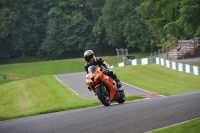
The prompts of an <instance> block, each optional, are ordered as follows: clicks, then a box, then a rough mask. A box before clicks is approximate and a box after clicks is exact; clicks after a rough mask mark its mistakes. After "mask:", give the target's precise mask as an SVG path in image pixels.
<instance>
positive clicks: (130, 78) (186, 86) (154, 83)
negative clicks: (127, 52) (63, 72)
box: [114, 64, 200, 95]
mask: <svg viewBox="0 0 200 133" xmlns="http://www.w3.org/2000/svg"><path fill="white" fill-rule="evenodd" d="M114 71H115V72H116V73H117V75H118V76H119V77H120V79H121V80H122V81H124V82H127V83H129V84H132V85H134V86H137V87H139V88H143V89H145V90H148V91H152V92H157V93H159V94H162V95H171V94H176V93H183V92H191V91H197V90H200V88H199V86H200V82H199V81H200V76H197V75H193V74H188V73H186V72H179V71H177V70H172V69H170V68H167V67H164V66H161V65H157V64H152V65H137V66H126V67H122V68H114Z"/></svg>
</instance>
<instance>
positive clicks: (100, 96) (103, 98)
mask: <svg viewBox="0 0 200 133" xmlns="http://www.w3.org/2000/svg"><path fill="white" fill-rule="evenodd" d="M95 90H96V94H97V96H98V99H99V100H100V101H101V103H102V104H103V105H105V106H109V105H110V98H109V96H106V95H105V94H103V93H102V90H101V87H98V88H96V89H95Z"/></svg>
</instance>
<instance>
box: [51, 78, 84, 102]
mask: <svg viewBox="0 0 200 133" xmlns="http://www.w3.org/2000/svg"><path fill="white" fill-rule="evenodd" d="M54 77H55V78H56V79H57V80H58V81H59V82H60V83H62V84H63V85H65V86H67V85H66V84H64V83H63V82H62V81H61V80H60V79H58V78H57V77H56V76H54ZM67 87H68V88H69V89H70V90H71V91H73V92H74V93H75V94H76V95H78V96H80V97H82V96H81V95H80V94H78V93H77V92H76V91H74V90H73V89H72V88H70V87H69V86H67ZM82 98H83V99H85V98H84V97H82Z"/></svg>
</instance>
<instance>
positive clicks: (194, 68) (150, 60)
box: [110, 57, 200, 75]
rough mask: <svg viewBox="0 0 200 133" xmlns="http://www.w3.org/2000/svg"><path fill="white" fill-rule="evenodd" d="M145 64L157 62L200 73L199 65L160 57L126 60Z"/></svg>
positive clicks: (175, 68)
mask: <svg viewBox="0 0 200 133" xmlns="http://www.w3.org/2000/svg"><path fill="white" fill-rule="evenodd" d="M146 64H159V65H162V66H165V67H168V68H171V69H174V70H178V71H182V72H187V73H191V74H195V75H200V67H197V66H192V65H188V64H181V63H177V62H172V61H169V60H165V59H162V58H157V57H156V58H154V57H150V58H143V59H133V60H129V61H128V65H131V66H135V65H146ZM123 66H124V62H121V63H118V64H116V65H114V66H111V67H110V68H113V67H123Z"/></svg>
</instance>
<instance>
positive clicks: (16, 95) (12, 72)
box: [0, 54, 200, 131]
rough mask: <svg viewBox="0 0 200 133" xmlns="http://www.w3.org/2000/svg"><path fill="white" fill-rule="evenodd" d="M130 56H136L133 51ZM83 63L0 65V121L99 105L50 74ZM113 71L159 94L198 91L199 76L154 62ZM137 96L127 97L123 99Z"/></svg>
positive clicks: (78, 68) (111, 58) (79, 68)
mask: <svg viewBox="0 0 200 133" xmlns="http://www.w3.org/2000/svg"><path fill="white" fill-rule="evenodd" d="M133 55H134V56H136V58H137V55H136V54H133ZM139 56H140V57H142V58H143V57H145V56H144V55H140V54H138V57H139ZM103 59H105V61H106V62H107V63H109V64H110V65H112V64H116V62H117V57H116V56H105V57H103ZM84 64H85V61H84V60H83V59H82V58H77V59H67V60H56V61H45V62H35V63H21V64H9V65H0V75H2V74H5V75H6V80H2V79H0V120H1V121H2V120H7V119H13V118H18V117H24V116H31V115H37V114H44V113H50V112H57V111H63V110H70V109H75V108H85V107H89V106H96V105H101V103H100V102H99V100H98V99H92V100H86V99H83V98H82V97H80V96H77V95H76V94H74V93H73V92H72V91H71V90H70V89H68V88H67V87H66V86H64V85H63V84H61V83H60V82H59V81H57V80H56V78H55V77H54V76H53V75H55V74H63V73H73V72H82V71H84V69H83V66H84ZM113 70H114V71H115V72H116V73H117V75H118V77H119V78H120V79H121V80H122V81H123V82H126V83H129V84H132V85H134V86H137V87H139V88H143V89H145V90H149V91H153V92H157V93H159V94H162V95H171V94H176V93H183V92H191V91H197V90H200V88H199V86H200V82H199V81H200V76H197V75H193V74H188V73H185V72H179V71H176V70H172V69H169V68H166V67H164V66H160V65H156V64H153V65H138V66H126V67H120V68H113ZM86 91H87V89H86ZM141 98H142V97H141V96H129V97H127V100H135V99H141ZM197 121H198V120H197ZM199 121H200V120H199ZM191 125H195V123H194V124H191ZM194 131H195V130H194Z"/></svg>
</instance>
